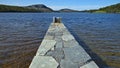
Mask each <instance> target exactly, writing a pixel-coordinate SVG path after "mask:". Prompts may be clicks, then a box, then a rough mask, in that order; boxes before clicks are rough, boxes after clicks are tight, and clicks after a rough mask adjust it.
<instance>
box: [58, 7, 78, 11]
mask: <svg viewBox="0 0 120 68" xmlns="http://www.w3.org/2000/svg"><path fill="white" fill-rule="evenodd" d="M59 12H79V11H78V10H73V9H68V8H65V9H61V10H59Z"/></svg>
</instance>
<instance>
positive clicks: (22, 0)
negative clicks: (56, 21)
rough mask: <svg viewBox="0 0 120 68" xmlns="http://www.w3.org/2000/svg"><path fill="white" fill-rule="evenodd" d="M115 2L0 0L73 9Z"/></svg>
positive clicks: (104, 0)
mask: <svg viewBox="0 0 120 68" xmlns="http://www.w3.org/2000/svg"><path fill="white" fill-rule="evenodd" d="M117 3H120V0H0V4H7V5H16V6H27V5H32V4H44V5H46V6H48V7H50V8H52V9H54V10H59V9H63V8H70V9H75V10H88V9H98V8H101V7H105V6H109V5H112V4H117Z"/></svg>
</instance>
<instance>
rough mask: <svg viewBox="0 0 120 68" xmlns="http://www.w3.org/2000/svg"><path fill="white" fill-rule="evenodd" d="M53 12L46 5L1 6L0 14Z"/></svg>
mask: <svg viewBox="0 0 120 68" xmlns="http://www.w3.org/2000/svg"><path fill="white" fill-rule="evenodd" d="M52 11H53V10H52V9H50V8H48V7H47V6H45V5H41V4H39V5H30V6H10V5H0V12H52Z"/></svg>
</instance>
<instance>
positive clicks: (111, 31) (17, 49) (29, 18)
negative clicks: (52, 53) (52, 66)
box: [0, 13, 120, 68]
mask: <svg viewBox="0 0 120 68" xmlns="http://www.w3.org/2000/svg"><path fill="white" fill-rule="evenodd" d="M53 16H59V17H62V21H63V23H64V24H65V26H67V28H68V29H69V30H70V32H71V33H73V34H74V35H75V36H76V37H77V38H79V41H82V42H84V44H85V45H87V46H88V47H90V48H91V50H92V51H93V52H95V53H96V54H97V55H98V56H99V57H100V58H101V59H102V60H103V61H104V62H105V63H106V64H107V65H108V66H109V67H111V68H120V65H119V64H120V14H98V13H0V68H28V66H29V64H30V62H31V60H32V58H33V56H34V55H35V53H36V51H37V48H38V47H39V45H40V43H41V41H42V39H43V37H44V35H45V33H46V31H47V29H48V27H49V25H50V23H51V22H52V18H53Z"/></svg>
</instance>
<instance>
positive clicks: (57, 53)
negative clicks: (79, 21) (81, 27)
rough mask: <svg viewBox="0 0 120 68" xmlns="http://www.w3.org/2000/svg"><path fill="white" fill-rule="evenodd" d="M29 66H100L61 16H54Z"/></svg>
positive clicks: (93, 67)
mask: <svg viewBox="0 0 120 68" xmlns="http://www.w3.org/2000/svg"><path fill="white" fill-rule="evenodd" d="M29 68H99V67H98V66H97V64H96V63H95V62H94V61H93V60H92V59H91V57H90V56H89V55H88V54H87V52H86V51H85V50H84V49H83V48H82V46H81V45H80V44H79V43H78V42H77V41H76V40H75V38H74V36H73V35H72V34H71V33H70V32H69V31H68V30H67V28H66V27H65V26H64V24H63V23H61V20H60V18H54V21H53V23H51V25H50V27H49V29H48V31H47V33H46V35H45V37H44V39H43V41H42V43H41V45H40V47H39V48H38V51H37V53H36V55H35V56H34V58H33V60H32V62H31V64H30V66H29Z"/></svg>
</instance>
